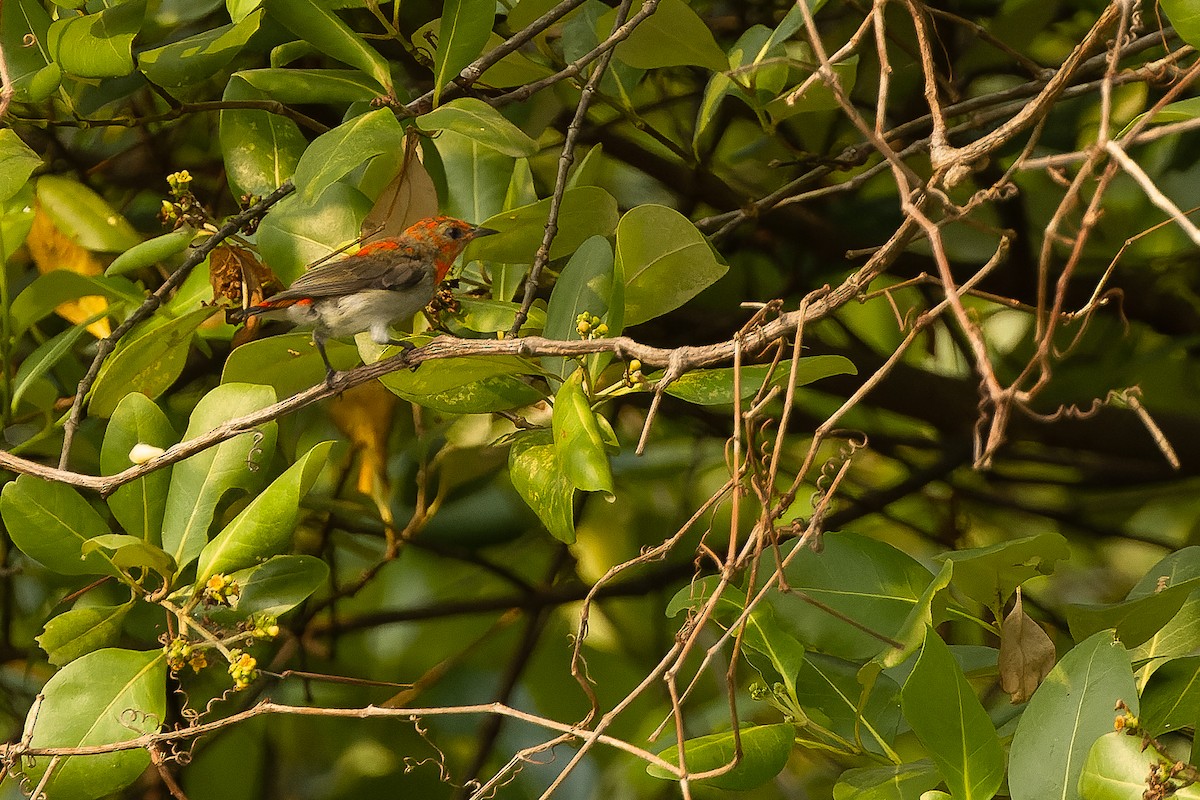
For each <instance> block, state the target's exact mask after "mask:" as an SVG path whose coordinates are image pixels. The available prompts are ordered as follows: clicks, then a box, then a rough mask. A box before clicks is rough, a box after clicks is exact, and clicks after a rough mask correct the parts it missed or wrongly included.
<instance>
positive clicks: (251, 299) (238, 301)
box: [208, 244, 279, 347]
mask: <svg viewBox="0 0 1200 800" xmlns="http://www.w3.org/2000/svg"><path fill="white" fill-rule="evenodd" d="M208 280H209V282H210V283H211V284H212V287H213V301H214V302H217V303H219V302H221V300H222V299H226V300H231V301H233V305H234V306H235V307H237V308H245V307H247V306H252V305H256V304H258V303H261V302H262V301H263V300H264V299H265V298H267V297H269V296H270V295H271V294H273V293H274V292H276V291H278V290H279V279H278V278H276V277H275V273H274V272H272V271H271V268H270V267H268V266H267V265H266V264H264V263H262V262H261V261H259V260H258V258H257V257H256V256H255V255H254V253H252V252H251V251H249V250H247V249H246V248H244V247H237V246H236V245H231V244H223V245H221V246H219V247H217V248H216V249H214V250H213V251H212V254H211V255H209V257H208ZM243 298H245V300H244V301H243ZM261 324H262V320H260V319H259V318H258V317H247V318H246V320H245V322H244V324H243V326H242V328H241V329H239V330H238V332H237V333H235V334H234V335H233V341H232V344H233V346H234V347H237V346H238V345H240V344H244V343H245V342H247V341H249V340H250V339H252V338H254V333H255V331H256V330H257V329H258V326H259V325H261Z"/></svg>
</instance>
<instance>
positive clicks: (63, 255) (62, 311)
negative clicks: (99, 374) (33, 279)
mask: <svg viewBox="0 0 1200 800" xmlns="http://www.w3.org/2000/svg"><path fill="white" fill-rule="evenodd" d="M25 244H26V246H27V247H28V248H29V254H30V255H31V256H32V257H33V262H34V263H35V264H37V268H38V271H39V272H41V273H42V274H45V273H47V272H53V271H54V270H57V269H65V270H69V271H70V272H76V273H78V274H80V275H99V274H101V273H103V272H104V265H103V264H102V263H101V262H100V260H99V259H98V258H96V256H95V255H94V254H92V253H91V252H90V251H88V250H84V249H83V248H82V247H80V246H79V245H77V244H75V243H74V242H72V241H71V240H70V239H69V238H67V236H66V235H64V234H63V232H62V231H60V230H59V229H58V228H57V227H55V225H54V221H53V220H51V219H50V217H49V215H48V214H46V212H45V211H44V210H43V209H42V207H41V205H38V206H36V207H35V209H34V213H33V226H32V227H31V228H30V230H29V238H27V239H26V240H25ZM106 308H108V300H107V299H106V298H105V297H104V296H103V295H87V296H85V297H80V298H79V299H77V300H69V301H67V302H66V303H63V304H62V305H60V306H58V308H56V309H54V311H55V313H57V314H58V315H59V316H60V317H62V318H63V319H65V320H67V321H68V322H71V323H76V324H78V323H80V322H83V321H84V320H85V319H89V318H91V317H94V316H95V315H96V314H99V313H100V312H101V311H103V310H104V309H106ZM87 329H88V333H90V334H92V336H95V337H96V338H97V339H103V338H105V337H107V336H108V335H109V334H110V333H112V327H111V326H110V325H109V324H108V320H107V319H99V320H96V321H95V322H93V323H92V324H90V325H88V328H87Z"/></svg>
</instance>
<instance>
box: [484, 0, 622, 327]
mask: <svg viewBox="0 0 1200 800" xmlns="http://www.w3.org/2000/svg"><path fill="white" fill-rule="evenodd" d="M632 5H633V0H622V2H621V5H620V6H619V7H618V8H617V18H616V20H614V22H613V33H612V34H610V36H615V35H616V32H617V31H619V30H620V29H621V26H622V25H623V24H624V23H625V18H626V17H627V16H628V15H629V7H630V6H632ZM612 55H613V50H606V51H604V52H603V53H602V54H601V55H600V58H599V60H598V61H597V62H596V66H595V68H593V69H592V74H591V77H589V78H588V80H587V83H585V84H584V86H583V91H582V92H580V94H579V103H577V104H576V106H575V116H574V117H572V119H571V124H570V125H568V126H567V135H566V137H565V138H564V139H563V146H562V154H561V155H560V156H559V157H558V174H557V175H556V176H555V178H554V193H553V194H551V195H550V213H549V214H548V215H547V217H546V229H545V233H544V234H543V235H542V243H541V245H540V246H539V247H538V249H537V254H536V255H534V257H533V264H532V265H531V266H530V267H529V274H528V275H527V276H526V277H525V297H524V299H522V301H521V308H520V309H519V310H518V311H517V313H516V316H515V317H514V318H513V324H512V327H511V328H510V329H509V331H508V335H509V336H516V335H517V333H518V332H519V331H520V330H521V326H522V325H524V324H525V320H527V319H529V309H530V308H531V307H532V306H533V299H534V296H535V295H536V294H537V287H538V279H539V278H541V276H542V270H543V269H544V268H545V266H546V264H547V263H548V262H549V261H550V246H551V245H552V244H554V237H555V236H557V235H558V214H559V211H561V210H562V201H563V195H564V194H566V191H567V174H568V173H569V172H570V171H571V165H572V164H574V163H575V142H576V140H578V138H579V131H580V129H581V128H582V127H583V121H584V119H586V118H587V110H588V106H590V105H591V103H592V96H593V95H595V94H596V87H597V86H599V85H600V80H601V78H603V77H604V73H605V71H606V70H607V69H608V63H609V62H610V61H612Z"/></svg>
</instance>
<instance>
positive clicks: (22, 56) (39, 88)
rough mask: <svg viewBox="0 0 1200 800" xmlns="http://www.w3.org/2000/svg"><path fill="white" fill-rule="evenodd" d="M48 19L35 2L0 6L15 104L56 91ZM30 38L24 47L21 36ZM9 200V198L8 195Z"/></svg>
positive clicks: (13, 0)
mask: <svg viewBox="0 0 1200 800" xmlns="http://www.w3.org/2000/svg"><path fill="white" fill-rule="evenodd" d="M49 29H50V15H49V14H47V13H46V9H44V8H43V7H42V4H41V3H40V2H38V0H8V2H6V3H4V4H2V5H0V44H2V45H3V48H4V59H5V61H7V63H8V73H9V80H10V81H11V86H12V88H13V93H14V97H15V99H16V100H17V101H18V102H33V103H40V102H41V101H43V100H45V99H46V98H47V97H49V96H50V95H51V94H52V93H53V92H54V90H55V89H57V88H58V85H59V82H60V81H61V79H62V69H61V68H60V67H59V66H58V65H57V64H54V63H52V62H53V58H52V57H51V55H50V51H49V49H48V48H47V41H48V39H49ZM26 34H31V35H32V36H33V44H32V46H28V45H27V43H26V41H25V35H26ZM10 197H11V195H10Z"/></svg>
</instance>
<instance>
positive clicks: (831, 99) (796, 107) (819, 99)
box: [763, 45, 859, 125]
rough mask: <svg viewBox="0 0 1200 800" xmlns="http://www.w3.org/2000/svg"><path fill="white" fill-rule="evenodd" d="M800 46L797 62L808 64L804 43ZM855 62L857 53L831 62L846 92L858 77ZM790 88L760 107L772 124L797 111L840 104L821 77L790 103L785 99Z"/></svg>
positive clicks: (808, 110) (848, 92) (834, 106)
mask: <svg viewBox="0 0 1200 800" xmlns="http://www.w3.org/2000/svg"><path fill="white" fill-rule="evenodd" d="M800 49H801V52H802V54H803V57H802V58H801V59H800V61H802V62H803V63H807V64H811V63H812V62H813V60H814V59H813V58H812V56H811V54H810V53H809V50H808V47H807V45H805V46H802V47H801V48H800ZM858 61H859V58H858V56H857V55H853V56H850V57H849V58H847V59H845V60H843V61H839V62H837V63H836V64H834V65H833V73H834V75H836V76H837V78H838V80H839V81H840V82H841V85H842V89H843V90H844V91H845V92H846V94H850V93H851V92H853V91H854V83H855V80H856V78H857V76H858ZM806 77H807V76H806ZM792 91H794V90H793V89H788V90H787V91H785V92H784V93H783V94H781V95H780V96H779V97H777V98H775V99H774V100H772V101H771V102H769V103H767V104H766V105H765V106H763V110H764V111H766V113H767V116H768V117H769V118H770V120H771V124H772V125H778V124H779V123H780V122H783V121H784V120H786V119H789V118H791V117H794V116H796V115H797V114H804V113H811V112H814V111H831V110H833V109H836V108H840V107H841V104H840V103H838V101H837V97H835V96H834V94H833V90H832V89H830V88H829V84H827V83H825V81H823V80H816V81H814V82H812V83H811V84H809V86H808V88H807V89H806V90H805V91H804V93H803V94H801V95H800V96H799V97H797V98H796V99H795V100H794V101H793V102H790V103H789V102H788V99H789V98H790V97H791V94H792Z"/></svg>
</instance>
